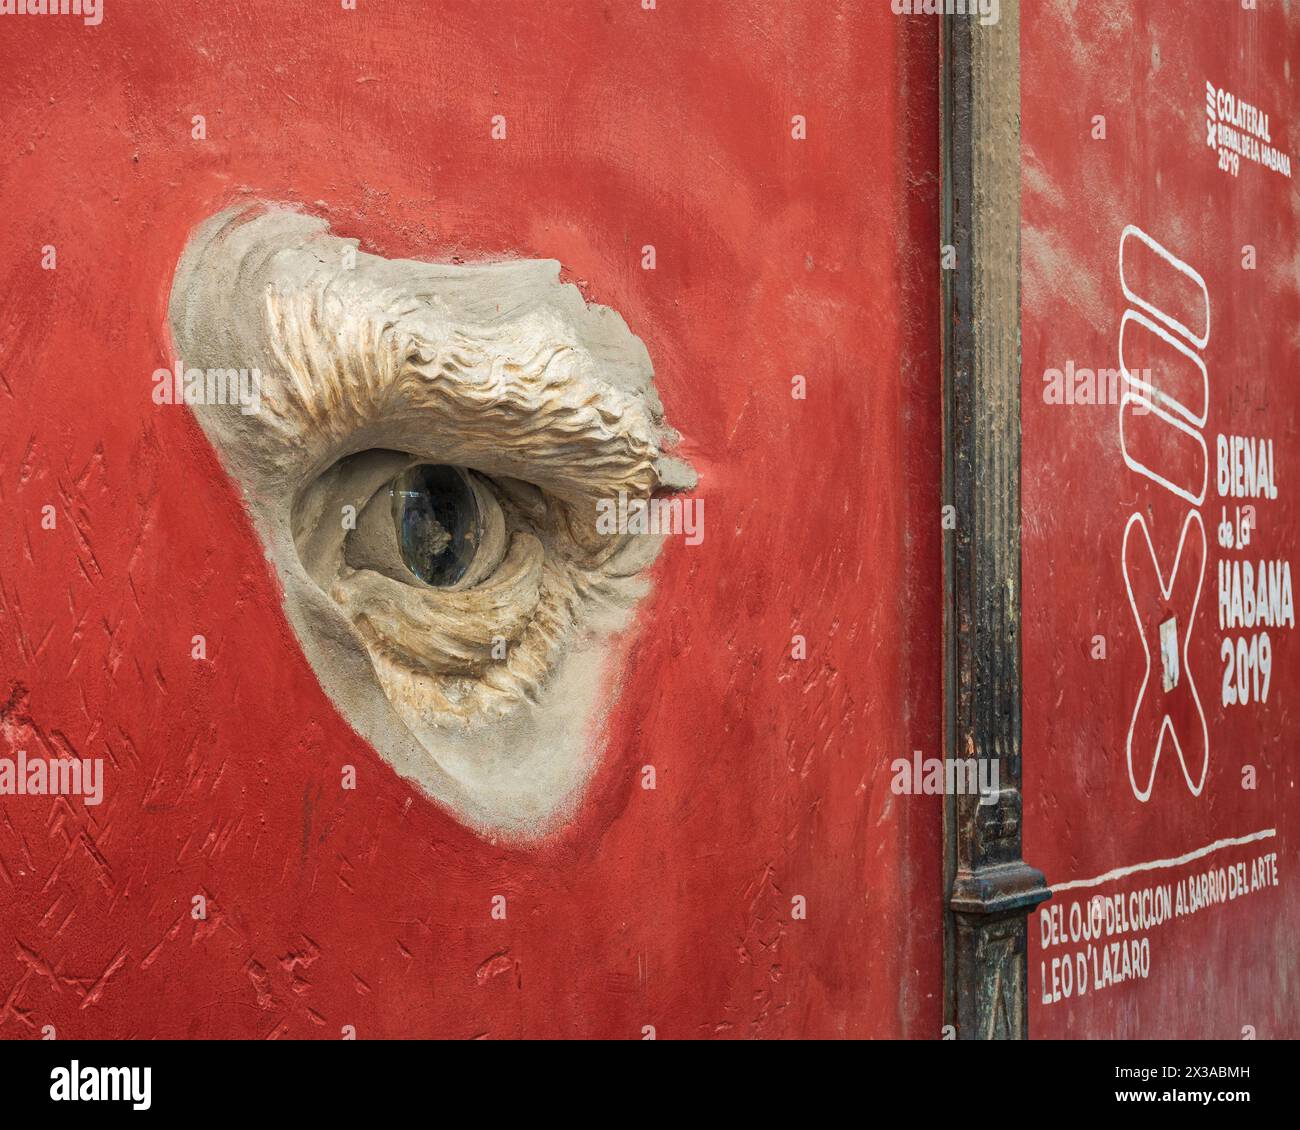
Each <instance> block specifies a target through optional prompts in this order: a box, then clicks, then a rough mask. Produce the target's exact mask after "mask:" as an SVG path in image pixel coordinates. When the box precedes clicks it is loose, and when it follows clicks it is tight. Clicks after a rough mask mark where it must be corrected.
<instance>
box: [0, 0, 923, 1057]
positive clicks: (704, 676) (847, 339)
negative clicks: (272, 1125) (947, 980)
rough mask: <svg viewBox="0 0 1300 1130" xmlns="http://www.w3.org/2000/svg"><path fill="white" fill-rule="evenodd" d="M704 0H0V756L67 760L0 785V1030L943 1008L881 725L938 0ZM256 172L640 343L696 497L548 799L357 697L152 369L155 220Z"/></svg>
mask: <svg viewBox="0 0 1300 1130" xmlns="http://www.w3.org/2000/svg"><path fill="white" fill-rule="evenodd" d="M741 9H742V6H739V5H723V4H699V3H689V4H688V3H684V2H683V3H675V2H672V0H660V3H659V5H658V7H657V9H656V10H653V11H644V10H642V8H641V7H640V5H639V4H637V3H635V2H633V0H605V2H602V0H583V2H581V3H577V2H573V3H562V2H556V3H548V4H545V5H542V4H534V3H505V2H501V3H470V2H468V0H465V2H446V3H439V4H436V5H435V4H414V3H411V4H399V3H396V2H391V0H360V3H359V5H358V10H357V11H348V10H344V9H342V8H341V6H340V5H333V4H329V3H308V2H307V0H285V2H281V3H274V4H267V3H260V2H259V3H252V2H232V3H227V4H220V5H217V4H210V3H202V2H198V0H168V2H166V3H163V2H157V3H155V2H152V0H151V2H141V0H132V2H131V3H125V2H119V3H113V0H107V2H106V4H105V12H104V19H103V23H102V24H101V25H100V26H99V27H96V28H87V27H84V26H83V25H82V24H81V23H80V22H79V21H76V20H70V19H58V18H54V19H46V20H31V19H27V20H15V21H14V22H12V23H6V24H5V26H3V27H0V36H2V37H3V39H2V40H0V51H3V54H4V64H3V65H4V71H5V74H6V80H7V81H6V88H7V89H6V95H5V100H4V104H3V111H0V147H2V150H3V153H4V160H3V162H0V196H2V199H3V203H4V210H5V215H6V222H5V224H4V225H3V227H2V228H0V264H3V266H2V267H0V271H3V289H4V293H5V294H6V296H7V297H6V300H5V302H4V304H3V306H0V515H2V516H3V537H2V538H0V753H3V754H4V755H6V756H12V755H13V753H14V751H16V750H19V749H25V750H27V751H28V752H29V754H32V755H41V756H46V757H49V756H59V755H70V756H81V757H92V758H95V757H102V758H104V759H105V797H104V803H103V804H102V805H100V806H99V807H97V808H87V807H85V806H84V805H82V804H81V803H80V801H79V800H76V799H72V800H50V799H44V798H4V800H3V802H2V803H0V1035H3V1036H5V1037H16V1038H30V1037H34V1036H37V1035H39V1034H40V1032H41V1029H42V1028H43V1026H45V1025H47V1024H53V1025H54V1026H55V1027H56V1029H57V1030H58V1032H59V1033H60V1034H61V1035H66V1036H108V1037H128V1036H131V1037H150V1036H171V1037H180V1036H219V1037H277V1036H279V1037H322V1038H330V1039H333V1038H338V1037H339V1035H340V1033H341V1031H342V1029H343V1027H344V1026H345V1025H354V1026H355V1028H356V1031H357V1034H358V1035H359V1036H360V1037H362V1038H365V1037H379V1036H390V1037H394V1036H416V1035H419V1036H430V1035H441V1036H453V1037H470V1036H491V1037H506V1036H522V1035H529V1036H539V1035H569V1036H579V1035H582V1036H610V1037H631V1038H638V1037H640V1036H641V1034H642V1030H643V1027H644V1026H646V1025H653V1026H654V1027H655V1029H656V1030H657V1033H658V1035H659V1036H660V1038H668V1037H687V1036H773V1037H779V1036H832V1035H841V1034H857V1035H868V1034H870V1035H880V1036H884V1035H897V1034H905V1035H917V1036H927V1037H931V1036H934V1035H935V1034H937V1032H938V1029H939V1025H940V1023H941V1020H940V999H939V984H940V949H941V931H940V914H939V906H940V901H939V895H938V892H939V887H940V846H939V838H940V821H939V807H938V804H937V803H935V800H934V798H896V797H893V796H892V795H891V793H890V790H889V781H890V774H889V770H888V764H889V762H890V761H891V760H892V759H893V758H895V757H898V756H907V755H908V754H909V753H910V751H911V750H913V749H922V750H924V751H926V753H927V755H928V756H929V755H934V754H935V753H937V743H938V729H937V727H938V719H939V716H940V701H939V689H938V683H937V672H938V669H939V651H940V636H939V604H938V584H939V571H938V568H937V563H938V560H939V548H940V547H939V537H940V522H939V477H940V476H939V471H940V464H939V447H940V441H939V432H938V421H939V403H938V395H939V385H938V377H937V373H938V363H937V355H936V343H937V311H936V299H937V295H938V278H937V257H936V255H935V251H934V249H935V247H936V245H937V240H938V231H937V227H938V220H937V217H938V196H937V183H936V181H937V177H936V168H937V124H936V120H935V106H936V98H937V92H936V68H937V64H936V39H935V28H934V26H933V24H932V22H931V21H927V20H905V19H898V18H895V17H893V16H892V15H891V14H890V13H889V9H888V6H887V5H883V4H878V3H869V2H867V0H861V2H849V0H843V2H840V0H823V2H819V3H816V4H802V5H789V4H785V3H775V2H773V3H762V4H757V5H745V6H743V9H744V10H741ZM196 114H202V115H205V117H206V132H207V136H206V139H205V140H195V139H194V138H193V137H192V128H193V127H192V119H193V116H194V115H196ZM796 114H799V115H804V116H805V117H806V119H807V138H806V140H795V139H794V138H792V136H791V118H792V116H793V115H796ZM493 115H504V117H505V120H506V123H507V136H506V137H505V139H503V140H494V139H493V137H492V136H491V129H492V117H493ZM245 195H256V196H264V197H267V198H271V199H293V200H300V201H302V202H304V203H305V204H307V205H309V206H310V207H312V208H313V209H314V210H315V211H316V212H317V213H318V214H320V215H322V216H324V217H326V218H327V219H328V220H329V221H330V223H331V224H332V225H333V226H334V229H335V230H336V231H338V232H340V234H343V235H347V236H354V237H356V238H358V239H360V241H361V244H362V247H363V248H364V249H366V250H370V251H374V252H375V253H377V254H382V255H386V256H406V257H416V258H429V259H437V260H441V261H449V260H451V259H453V258H454V257H457V256H459V257H461V258H463V259H465V260H467V261H474V260H476V259H483V258H501V257H504V256H516V255H517V256H521V257H536V258H555V259H558V260H559V261H560V262H561V263H562V264H563V265H564V268H565V277H566V278H568V279H570V280H572V281H575V282H577V283H578V285H579V286H580V287H581V288H582V289H583V291H584V293H586V294H587V295H588V297H589V298H590V299H591V300H592V301H597V302H601V303H604V304H607V305H609V306H612V307H614V308H615V309H617V310H618V311H619V312H620V313H621V314H622V315H623V316H624V317H625V318H626V319H627V321H628V323H629V326H630V327H631V329H632V331H633V332H634V333H636V334H637V335H638V336H639V337H640V338H642V340H644V341H645V342H646V343H647V345H648V347H649V349H650V353H651V356H652V358H653V361H654V364H655V369H656V384H657V387H658V389H659V391H660V393H661V395H662V398H663V401H664V404H665V407H666V409H667V411H668V413H669V415H670V418H671V419H672V420H673V422H674V424H675V425H676V426H677V427H678V428H679V429H680V430H681V432H682V433H683V435H685V436H687V437H689V442H688V446H687V449H686V450H685V451H684V452H683V454H684V456H685V457H686V458H688V459H689V460H690V461H691V463H692V465H693V466H694V467H695V468H696V469H697V470H698V471H699V473H700V479H701V484H700V487H699V492H700V496H701V497H703V498H704V499H705V500H706V504H707V505H706V513H707V527H706V537H705V540H704V543H703V544H702V545H700V546H697V547H693V548H691V547H687V546H685V545H683V544H681V543H680V541H678V542H676V543H674V544H670V545H669V546H668V547H667V548H666V550H665V552H664V553H663V554H662V556H661V557H660V559H659V561H658V563H657V565H656V567H655V574H654V592H653V596H652V597H651V599H650V600H649V601H648V602H647V603H646V604H645V605H644V606H643V607H642V608H641V610H640V615H641V625H640V628H639V630H638V632H637V634H636V637H635V643H634V646H633V647H632V649H631V655H630V658H629V660H628V663H627V666H626V669H625V670H624V672H623V680H624V691H623V694H622V696H621V698H620V699H619V701H618V702H617V705H616V707H615V708H614V711H613V714H612V716H611V717H610V720H609V723H608V725H609V727H610V729H609V739H610V752H609V754H608V756H607V757H606V758H605V760H604V762H603V764H602V766H601V768H600V770H599V772H598V773H597V776H596V778H595V780H594V781H593V783H592V785H591V788H590V790H589V792H588V794H587V797H586V800H585V801H584V803H583V804H582V806H581V807H580V809H579V810H578V812H577V814H576V816H575V818H574V819H573V820H572V821H571V822H570V824H569V825H567V826H566V827H565V828H563V829H561V830H560V831H559V832H557V833H556V834H555V835H554V836H552V837H551V838H550V839H548V840H547V841H545V842H544V843H543V844H541V845H540V846H535V847H531V848H528V849H518V848H510V849H507V848H504V847H500V846H496V845H494V844H493V843H491V842H490V841H487V840H484V839H480V838H478V837H476V836H475V835H473V834H472V833H470V832H468V831H466V830H465V829H463V828H462V827H461V826H459V825H458V824H457V823H456V822H455V821H454V820H452V819H451V818H450V817H448V816H447V815H445V814H444V813H442V812H441V811H440V810H438V809H437V808H436V807H435V806H434V805H433V804H432V803H430V802H429V801H428V800H427V799H426V798H425V797H424V796H423V795H422V794H421V793H419V792H418V791H417V790H416V789H415V788H414V787H413V786H412V785H411V784H409V783H408V782H406V781H404V780H402V779H400V778H399V777H397V776H396V775H395V774H394V773H393V771H392V770H391V769H390V768H389V767H388V766H387V765H386V764H385V763H384V762H383V761H381V760H380V758H379V757H378V756H377V755H376V754H375V753H374V752H373V750H372V749H371V748H370V747H369V746H367V745H366V743H365V742H363V741H362V740H360V739H359V738H358V737H357V736H356V735H355V734H354V733H353V732H352V731H351V730H350V729H349V728H348V726H347V725H346V724H345V723H344V722H343V721H342V720H341V718H340V717H339V716H338V715H337V714H336V713H335V711H334V709H333V707H332V706H331V704H330V701H329V700H328V698H327V697H326V696H325V694H324V693H323V692H322V691H321V689H320V687H319V685H318V684H317V682H316V679H315V678H314V676H313V674H312V671H311V668H310V667H309V666H308V664H307V662H306V661H305V660H304V658H303V656H302V654H301V653H300V651H299V648H298V645H297V643H296V642H295V639H294V637H293V634H292V632H291V631H290V629H289V628H288V626H287V624H286V621H285V617H284V614H283V611H282V608H281V597H280V593H279V591H278V589H277V581H276V578H275V574H274V571H273V570H272V568H271V567H270V565H269V564H268V562H267V561H266V560H265V558H264V556H263V552H262V549H261V547H260V545H259V543H258V541H257V538H256V536H255V535H254V533H253V530H252V527H251V524H250V520H249V517H248V515H247V513H246V512H245V510H244V508H243V505H242V503H241V500H240V498H239V496H238V494H237V492H236V490H235V489H234V488H233V486H232V484H231V482H230V481H229V480H228V479H227V478H226V476H225V475H224V473H223V472H222V470H221V468H220V465H219V463H218V460H217V457H216V455H215V454H214V452H213V450H212V449H211V448H210V446H209V445H208V443H207V441H206V439H205V438H204V436H203V434H202V432H201V431H200V429H199V427H198V426H197V424H196V422H195V421H194V419H192V418H191V416H190V415H189V413H188V412H187V410H185V409H184V408H173V407H166V406H156V405H154V404H153V403H152V402H151V399H150V392H151V389H152V382H151V374H152V373H153V371H154V370H155V369H156V368H158V367H159V366H160V365H168V364H170V363H171V362H172V361H173V360H174V358H173V356H172V346H171V341H170V337H169V332H168V330H167V319H166V302H167V290H168V287H169V285H170V281H171V277H172V271H173V268H174V266H175V263H176V261H177V257H178V255H179V254H180V252H181V249H182V248H183V246H184V244H185V241H186V238H187V236H188V234H189V232H190V230H191V228H192V226H193V225H194V224H196V223H197V222H198V221H200V220H201V219H203V218H204V217H206V216H208V215H211V214H212V213H214V212H215V211H216V210H217V209H219V208H220V207H223V206H225V205H227V204H230V203H232V202H237V201H238V200H240V199H241V198H243V197H244V196H245ZM647 244H653V245H654V247H655V249H656V259H657V262H656V269H655V270H654V271H647V270H643V269H642V266H641V263H642V254H643V253H642V249H643V247H644V246H645V245H647ZM46 245H53V246H54V247H55V248H56V249H57V267H56V269H55V270H52V271H48V270H43V269H42V266H41V259H42V248H43V247H45V246H46ZM795 374H800V375H804V376H806V378H807V384H808V395H807V399H806V400H793V399H792V398H791V392H790V390H791V378H792V376H794V375H795ZM47 505H49V506H52V507H53V508H54V511H55V512H56V514H57V526H56V527H55V529H53V530H48V529H43V528H42V525H41V515H42V507H44V506H47ZM195 634H203V635H205V636H206V639H207V653H208V658H207V660H206V661H195V660H193V659H192V658H191V648H192V638H193V636H194V635H195ZM795 634H800V635H803V636H805V637H806V640H807V658H806V659H805V660H803V661H793V660H792V659H791V658H790V656H791V637H792V636H794V635H795ZM345 765H352V766H355V768H356V772H357V787H356V789H355V790H352V791H345V790H343V789H342V788H341V785H340V782H341V771H342V767H343V766H345ZM646 765H653V766H654V767H655V769H656V771H657V788H656V789H655V790H654V791H646V790H643V789H642V788H641V787H640V784H641V780H642V767H643V766H646ZM195 895H203V896H204V897H205V899H206V905H207V915H206V919H204V920H201V921H200V920H195V919H194V918H193V917H192V905H193V901H192V900H193V898H194V896H195ZM497 895H504V896H505V898H506V906H507V916H506V918H505V920H504V921H501V920H495V919H493V918H492V917H491V914H490V910H491V900H492V899H493V897H494V896H497ZM794 896H803V897H804V898H805V899H806V903H807V918H806V920H797V919H794V918H793V917H792V899H793V898H794Z"/></svg>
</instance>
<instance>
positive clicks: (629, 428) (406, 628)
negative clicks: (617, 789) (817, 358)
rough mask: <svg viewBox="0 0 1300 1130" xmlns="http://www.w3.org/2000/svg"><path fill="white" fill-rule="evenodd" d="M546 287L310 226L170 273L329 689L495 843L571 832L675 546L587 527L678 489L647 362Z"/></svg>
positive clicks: (305, 639)
mask: <svg viewBox="0 0 1300 1130" xmlns="http://www.w3.org/2000/svg"><path fill="white" fill-rule="evenodd" d="M558 274H559V264H558V263H556V262H554V261H545V260H543V261H515V262H502V263H494V264H487V265H469V266H465V265H449V264H433V263H421V262H415V261H411V260H387V259H383V258H380V257H377V256H373V255H368V254H365V253H363V252H360V251H359V250H357V241H356V240H350V239H342V238H339V237H337V236H334V235H331V234H330V232H329V230H328V225H327V224H326V223H325V222H324V221H323V220H320V219H317V218H313V217H310V216H307V215H304V214H301V213H299V212H296V211H292V210H288V209H284V208H270V207H258V208H254V209H245V210H232V211H229V212H224V213H222V214H220V215H217V216H214V217H213V218H212V219H210V220H208V221H207V222H206V223H204V224H203V225H202V226H201V227H200V228H199V229H198V230H197V231H196V232H195V234H194V235H193V237H192V238H191V240H190V243H189V245H188V246H187V248H186V250H185V253H184V255H183V256H182V258H181V261H180V264H179V266H178V268H177V273H176V278H175V281H174V284H173V289H172V295H171V306H170V316H171V326H172V333H173V337H174V344H175V347H176V351H177V354H178V356H179V358H180V359H181V360H180V361H179V362H178V372H183V371H184V370H185V369H187V368H189V367H191V366H193V367H195V368H198V369H203V370H211V369H224V370H232V369H235V370H247V371H249V372H250V373H252V372H255V373H256V376H257V378H258V379H257V394H258V395H257V400H256V404H255V406H254V407H255V410H250V406H249V404H248V403H244V404H242V405H241V404H239V403H230V402H227V403H212V402H210V398H209V401H208V402H206V403H195V404H194V411H195V413H196V415H197V418H198V420H199V422H200V424H201V425H202V427H203V429H204V431H205V433H206V434H207V436H208V437H209V439H210V440H211V441H212V443H213V444H214V445H215V447H216V448H217V450H218V451H219V452H220V454H221V457H222V460H223V462H224V464H225V466H226V468H227V470H228V471H229V473H230V474H231V475H232V477H233V478H234V479H235V480H236V481H237V482H238V483H239V484H240V486H241V487H242V489H243V494H244V498H245V500H246V502H247V505H248V507H249V510H250V511H251V514H252V518H253V521H254V523H255V526H256V529H257V531H258V534H259V536H260V537H261V539H262V541H263V543H264V545H265V546H266V549H267V553H268V557H269V558H270V560H271V561H272V563H273V564H274V566H275V568H276V570H277V572H278V574H279V577H280V580H281V583H282V585H283V589H284V603H285V610H286V613H287V615H288V619H289V622H290V624H291V625H292V626H293V629H294V631H295V632H296V634H297V637H298V639H299V641H300V642H301V644H302V647H303V651H304V653H305V655H306V657H307V659H308V661H309V662H310V663H311V666H312V667H313V669H314V670H315V672H316V675H317V677H318V678H319V680H320V682H321V685H322V686H323V687H324V689H325V690H326V692H327V693H328V694H329V695H330V697H331V698H332V699H333V701H334V703H335V704H336V705H337V707H338V709H339V710H340V711H341V712H342V714H343V715H344V716H345V717H346V718H347V719H348V721H349V722H350V724H351V725H352V726H353V728H354V729H355V730H356V731H357V732H358V733H360V734H361V735H362V736H363V737H365V738H366V739H367V740H368V741H369V742H370V743H371V744H372V745H373V746H374V747H375V749H376V750H377V751H378V752H379V753H380V755H381V756H382V757H383V758H384V759H385V760H386V761H387V762H388V763H389V764H391V765H392V766H393V768H394V769H396V770H397V772H399V773H400V774H402V775H403V776H405V777H408V778H411V779H412V780H414V781H416V782H417V783H418V784H419V785H420V786H421V787H422V788H423V789H424V790H425V791H426V792H427V793H428V794H429V795H430V796H431V797H433V798H434V799H435V800H436V801H438V802H439V803H440V804H442V805H443V806H444V807H446V808H447V809H448V810H450V811H451V812H452V813H453V814H454V815H455V816H456V817H457V818H458V819H460V820H461V821H463V822H464V823H467V824H468V825H470V826H471V827H473V828H475V829H477V830H478V831H480V832H483V833H486V834H497V835H502V836H505V837H508V838H518V839H522V838H530V837H535V836H538V835H541V834H543V833H545V832H546V831H548V830H550V829H551V828H553V827H554V826H555V825H556V824H557V823H558V822H560V821H561V820H563V819H564V817H565V816H566V815H567V814H568V813H569V812H570V811H571V809H572V806H573V805H574V804H575V803H576V800H577V798H578V797H579V795H580V793H581V789H582V786H583V784H584V783H585V782H586V781H587V779H588V777H589V775H590V773H591V771H592V769H593V767H594V764H595V762H596V760H597V758H598V756H599V752H600V742H599V727H600V722H601V719H602V717H603V716H604V714H605V713H606V712H607V710H608V709H609V707H610V705H611V701H612V698H613V696H614V694H615V692H616V690H617V672H616V670H614V669H613V668H614V667H616V666H617V662H616V661H617V655H616V653H615V651H614V649H613V648H612V644H613V637H614V634H615V633H617V632H619V631H620V630H621V629H623V628H624V627H626V626H627V623H628V620H629V614H630V611H631V610H632V609H633V607H634V605H635V603H636V601H637V600H638V599H639V598H640V597H641V596H643V595H644V593H645V592H646V589H647V584H648V582H647V580H646V578H644V577H643V576H641V574H642V572H643V570H644V569H645V568H646V566H647V565H648V564H649V563H650V561H652V560H653V558H654V556H655V554H656V552H657V550H658V548H659V545H660V544H661V539H660V538H657V537H647V536H637V535H629V534H626V533H615V534H608V533H602V532H600V531H599V530H598V528H597V523H596V514H597V503H598V502H600V501H601V500H603V499H610V498H615V497H618V496H619V495H620V493H623V494H625V495H626V496H627V497H629V498H634V499H648V498H649V497H650V496H651V495H653V494H654V493H655V492H659V491H663V490H678V489H689V488H690V487H691V486H693V485H694V476H693V474H692V473H691V472H690V470H689V468H687V467H686V466H685V465H684V464H682V463H680V462H678V461H676V460H674V459H672V458H670V457H667V456H666V455H665V448H666V447H667V446H669V445H671V444H672V443H673V442H674V441H675V439H676V436H675V434H674V433H673V432H672V431H671V429H669V428H667V427H666V426H665V424H664V421H663V410H662V407H661V405H660V402H659V399H658V397H657V396H656V394H655V390H654V386H653V383H652V379H653V371H652V368H651V364H650V359H649V356H648V354H647V351H646V349H645V347H644V345H643V344H642V343H641V342H640V341H639V340H638V339H637V338H636V337H634V336H633V335H632V333H631V332H630V331H629V330H628V328H627V326H626V324H625V323H624V322H623V320H622V318H620V317H619V315H618V314H616V313H615V312H614V311H612V310H609V309H607V308H605V307H601V306H588V305H587V304H586V303H585V302H584V300H583V298H582V296H581V294H580V293H579V291H578V290H577V288H575V287H573V286H570V285H564V284H561V283H560V282H559V279H558Z"/></svg>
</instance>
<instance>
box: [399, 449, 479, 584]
mask: <svg viewBox="0 0 1300 1130" xmlns="http://www.w3.org/2000/svg"><path fill="white" fill-rule="evenodd" d="M389 495H390V497H391V499H392V514H393V524H394V525H395V526H396V528H397V545H398V548H399V550H400V551H401V555H402V561H403V562H404V563H405V564H406V567H407V568H408V569H410V571H411V572H412V573H414V574H415V576H417V577H418V578H419V579H420V580H421V581H423V582H424V583H425V584H426V585H432V586H433V587H435V588H445V587H447V586H448V585H454V584H455V583H456V582H457V581H459V580H460V579H461V578H462V577H463V576H464V575H465V573H466V571H467V570H468V569H469V567H470V565H471V564H472V563H473V561H474V555H475V553H476V552H477V551H478V547H479V545H480V544H481V543H482V540H483V518H482V515H481V514H480V513H479V506H478V501H477V499H476V498H475V495H474V488H473V487H472V486H471V485H470V483H469V480H468V479H467V478H466V476H465V473H464V472H463V471H461V470H459V469H458V468H456V467H446V466H435V465H432V464H429V463H421V464H419V465H417V466H415V467H412V468H411V469H410V470H409V471H405V472H403V473H402V474H401V475H399V476H398V477H397V478H396V479H394V480H393V482H392V485H391V486H390V487H389Z"/></svg>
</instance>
